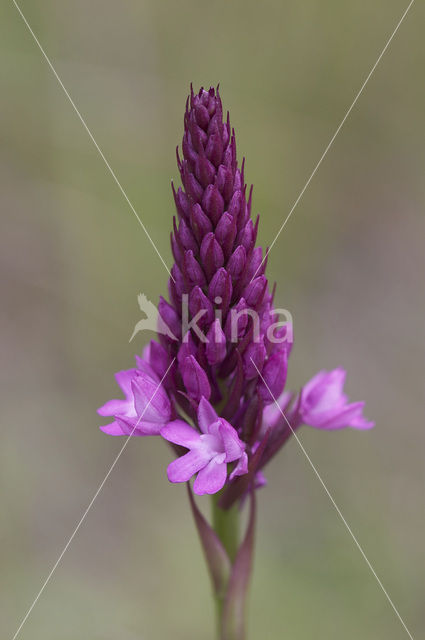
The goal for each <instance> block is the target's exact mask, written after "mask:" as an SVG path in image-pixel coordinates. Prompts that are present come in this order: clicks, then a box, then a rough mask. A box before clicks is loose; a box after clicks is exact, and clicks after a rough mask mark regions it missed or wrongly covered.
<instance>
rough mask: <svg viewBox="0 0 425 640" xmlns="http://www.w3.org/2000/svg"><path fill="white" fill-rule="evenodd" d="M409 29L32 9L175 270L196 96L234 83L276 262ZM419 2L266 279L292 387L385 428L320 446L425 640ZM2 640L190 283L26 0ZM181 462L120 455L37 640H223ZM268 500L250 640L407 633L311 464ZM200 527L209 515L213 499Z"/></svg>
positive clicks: (324, 16)
mask: <svg viewBox="0 0 425 640" xmlns="http://www.w3.org/2000/svg"><path fill="white" fill-rule="evenodd" d="M406 6H407V0H406V1H401V0H368V1H367V2H366V1H363V0H361V1H360V2H341V1H339V2H337V1H330V0H321V1H318V0H303V2H294V1H293V2H289V1H282V0H281V1H276V0H275V1H271V0H264V1H263V2H261V3H259V2H254V1H251V0H245V1H244V2H241V1H239V0H234V1H233V2H224V1H222V0H219V1H215V2H208V3H207V2H202V1H200V0H198V1H194V0H192V1H189V0H181V1H180V2H172V1H171V0H157V1H155V0H149V1H140V2H137V1H135V0H128V1H127V2H121V3H117V2H115V3H114V2H105V1H104V2H100V1H99V0H93V1H91V2H83V1H82V0H75V1H74V2H53V1H52V0H45V1H44V2H37V3H34V2H30V1H29V0H22V2H21V7H22V10H23V12H24V14H25V15H26V17H27V19H28V20H29V22H30V24H31V26H32V28H33V29H34V31H35V33H36V34H37V36H38V37H39V39H40V41H41V43H42V45H43V46H44V47H45V49H46V52H47V54H48V55H49V56H50V57H51V59H52V61H53V64H54V65H55V67H56V69H57V71H58V73H59V75H60V76H61V78H62V80H63V82H64V84H65V86H66V87H67V89H68V91H69V92H70V94H71V96H72V97H73V99H74V100H75V102H76V104H77V106H78V108H79V109H80V110H81V113H82V114H83V116H84V118H85V119H86V121H87V124H88V126H89V127H90V128H91V130H92V132H93V134H94V136H95V138H96V140H97V142H98V143H99V145H100V146H101V148H102V150H103V151H104V153H105V155H106V157H107V158H108V159H109V161H110V163H111V165H112V167H113V169H114V171H116V173H117V175H118V177H119V179H120V180H121V182H122V185H123V187H124V189H125V190H126V192H127V194H128V196H129V198H130V200H131V201H132V202H133V204H134V206H135V208H136V209H137V211H138V212H139V214H140V216H141V218H142V220H143V222H144V223H145V225H146V227H147V228H148V230H149V232H150V233H151V235H152V238H153V239H154V241H155V243H156V244H157V246H158V248H159V250H160V252H161V253H162V255H163V256H164V257H165V259H166V261H167V262H168V264H170V263H171V252H170V249H169V231H170V228H171V220H172V215H173V201H172V196H171V190H170V180H171V179H175V180H177V178H178V176H177V169H176V165H175V153H174V149H175V146H176V145H177V144H180V140H181V135H182V119H183V111H184V104H185V100H186V95H187V92H188V88H189V83H190V82H191V81H192V82H193V83H194V86H195V88H197V87H199V86H200V85H201V84H203V85H205V86H209V85H210V84H214V85H215V84H217V83H218V82H220V86H221V94H222V98H223V102H224V106H225V108H228V109H229V110H230V112H231V119H232V124H233V126H235V128H236V132H237V141H238V149H239V157H240V158H242V156H243V155H244V156H246V158H247V164H246V176H247V180H248V182H253V183H254V186H255V189H254V211H255V212H257V211H258V212H261V214H262V219H261V229H260V240H261V242H262V243H263V244H269V243H270V242H271V240H272V239H273V237H274V235H275V233H276V232H277V230H278V228H279V226H280V224H281V222H282V221H283V219H284V218H285V217H286V215H287V213H288V211H289V210H290V208H291V206H292V204H293V202H294V201H295V199H296V198H297V196H298V194H299V192H300V190H301V189H302V187H303V186H304V184H305V182H306V180H307V178H308V177H309V175H310V173H311V171H312V170H313V168H314V166H315V164H316V162H317V161H318V159H319V158H320V156H321V154H322V152H323V150H324V149H325V147H326V145H327V144H328V142H329V140H330V138H331V136H332V135H333V133H334V131H335V129H336V127H337V126H338V124H339V123H340V121H341V119H342V118H343V116H344V114H345V112H346V110H347V109H348V107H349V105H350V104H351V102H352V100H353V99H354V96H355V94H356V93H357V91H358V89H359V88H360V86H361V83H362V82H363V80H364V79H365V77H366V75H367V73H368V72H369V70H370V68H371V66H372V65H373V63H374V62H375V60H376V59H377V57H378V55H379V53H380V51H381V50H382V48H383V46H384V44H385V42H386V41H387V39H388V37H389V35H390V34H391V32H392V31H393V29H394V27H395V25H396V23H397V21H398V20H399V18H400V17H401V14H402V13H403V11H404V9H405V8H406ZM424 18H425V10H424V5H423V3H420V2H416V3H415V4H414V5H413V7H412V9H411V12H410V14H409V15H408V17H407V18H406V20H405V22H404V24H403V25H402V26H401V28H400V31H399V33H398V34H397V36H396V37H395V39H394V41H393V42H392V44H391V46H390V48H389V50H388V51H387V53H386V55H385V56H384V58H383V59H382V61H381V63H380V65H379V66H378V68H377V70H376V73H375V74H374V76H373V77H372V79H371V80H370V83H369V84H368V86H367V87H366V89H365V91H364V93H363V95H362V96H361V98H360V100H359V102H358V104H357V106H356V107H355V108H354V110H353V112H352V113H351V115H350V116H349V118H348V120H347V122H346V124H345V126H344V128H343V129H342V131H341V133H340V135H339V136H338V138H337V139H336V141H335V143H334V145H333V146H332V148H331V150H330V151H329V155H328V156H327V157H326V159H325V161H324V162H323V164H322V166H321V167H320V169H319V171H318V173H317V175H316V176H315V178H314V179H313V181H312V182H311V184H310V186H309V188H308V189H307V191H306V193H305V195H304V197H303V198H302V200H301V202H300V204H299V205H298V207H297V209H296V210H295V212H294V214H293V217H292V218H291V220H290V221H289V222H288V224H287V226H286V228H285V230H284V231H283V233H282V235H281V237H280V239H279V241H278V242H277V243H276V245H275V247H274V249H273V251H272V253H271V255H270V260H269V269H268V272H269V276H270V279H271V280H272V281H274V280H276V281H277V282H278V288H277V297H276V300H277V303H278V305H279V306H283V307H286V308H288V309H289V310H291V312H292V313H293V316H294V322H295V348H294V351H293V354H292V358H291V369H290V378H289V386H290V387H293V388H298V387H299V386H300V385H301V384H302V383H303V382H304V381H306V380H307V379H308V378H310V377H311V376H312V375H313V374H314V373H315V372H316V371H317V370H319V369H321V368H331V367H335V366H338V365H342V366H344V367H346V368H347V369H348V372H349V376H348V391H349V393H350V396H351V397H352V398H353V399H365V400H366V402H367V411H366V414H367V416H368V417H370V418H373V419H375V420H376V422H377V425H376V428H375V429H374V430H373V431H372V432H367V433H358V432H354V431H346V432H337V433H328V434H326V433H320V432H317V431H314V430H307V429H305V430H304V431H302V432H300V435H301V438H302V441H303V443H304V446H305V447H306V448H307V450H308V452H309V453H310V455H311V458H312V460H313V461H314V463H315V464H316V466H317V468H318V469H319V471H320V473H321V474H322V476H323V478H324V480H325V482H326V483H327V486H328V487H329V490H330V491H331V493H332V494H333V496H334V497H335V500H336V501H337V503H338V504H339V506H340V507H341V509H342V512H343V513H344V515H345V517H346V519H347V520H348V522H349V523H350V525H351V527H352V529H353V531H354V533H355V534H356V535H357V536H358V538H359V540H360V542H361V544H362V545H363V546H364V549H365V551H366V553H367V555H368V557H369V558H370V560H371V562H372V564H373V566H374V568H375V570H376V572H377V573H378V575H379V576H380V578H381V579H382V582H383V583H384V585H385V587H386V588H387V590H388V592H389V593H390V595H391V597H392V598H393V600H394V602H395V604H396V606H397V607H398V608H399V610H400V613H401V615H402V617H403V618H404V619H405V621H406V623H407V625H408V627H409V628H410V630H411V632H412V634H413V636H414V637H415V638H419V637H421V633H423V628H424V622H425V608H424V593H425V576H424V560H425V551H424V545H423V540H424V533H425V522H424V520H425V519H424V515H425V509H424V499H423V495H424V494H423V489H424V479H425V468H424V452H425V448H424V445H425V430H424V402H423V399H424V393H423V392H424V374H425V357H424V356H425V349H424V344H425V340H424V337H425V336H424V311H425V309H424V269H425V258H424V232H425V222H424V216H423V210H424V206H423V202H424V196H425V188H424V180H423V175H424V165H425V127H424V113H425V88H424V82H423V70H424V67H425V49H424V46H423V26H424ZM0 74H1V75H0V78H1V87H2V91H1V99H0V103H1V107H0V136H1V150H0V163H1V177H0V180H1V193H0V199H1V218H2V225H1V229H2V230H1V238H0V242H1V247H0V260H1V266H2V269H1V270H2V283H1V340H2V367H1V378H2V385H1V414H2V433H1V443H0V474H1V489H0V490H1V528H0V536H1V546H0V559H1V583H2V584H1V593H0V610H1V611H2V613H1V616H0V635H1V637H2V638H12V636H13V634H14V633H15V631H16V629H17V627H18V624H19V622H20V620H21V619H22V617H23V616H24V614H25V613H26V611H27V609H28V607H29V605H30V604H31V602H32V600H33V598H34V597H35V595H36V593H37V591H38V590H39V588H40V587H41V585H42V582H43V580H44V578H45V577H46V575H47V574H48V572H49V570H50V569H51V567H52V565H53V563H54V562H55V560H56V559H57V557H58V555H59V553H60V552H61V551H62V549H63V546H64V544H65V542H66V540H67V539H68V537H69V536H70V534H71V533H72V531H73V529H74V527H75V526H76V524H77V522H78V520H79V518H80V517H81V515H82V513H83V511H84V510H85V508H86V507H87V505H88V503H89V501H90V499H91V497H92V496H93V494H94V493H95V491H96V489H97V487H98V486H99V484H100V482H101V481H102V479H103V478H104V475H105V473H106V471H107V470H108V468H109V466H110V464H111V463H112V461H113V459H114V457H115V456H116V454H117V452H118V450H119V448H120V446H121V444H122V441H121V440H119V439H115V438H110V437H106V436H105V435H103V434H102V433H101V432H100V431H99V430H98V425H99V423H100V422H99V418H98V417H97V415H96V413H95V410H96V408H97V407H98V406H99V405H100V404H103V402H104V401H106V400H107V399H108V398H110V397H113V396H114V395H115V394H116V387H115V383H114V379H113V373H114V372H115V371H116V370H118V369H122V368H128V367H130V366H132V358H133V354H134V351H135V350H137V351H138V352H140V351H141V349H142V347H143V342H142V341H143V340H145V341H147V340H148V339H150V337H152V336H148V335H142V334H139V336H138V337H137V339H136V344H135V343H132V344H129V343H128V340H129V336H130V334H131V331H132V329H133V327H134V324H135V323H136V321H137V320H138V319H139V318H140V311H139V309H138V306H137V300H136V295H137V293H138V292H140V291H142V292H144V293H145V294H146V295H147V296H148V297H149V298H150V299H151V300H153V301H155V300H156V299H157V298H158V296H159V294H161V293H164V291H166V282H167V274H166V272H165V269H164V268H163V266H162V265H161V263H160V261H159V259H158V257H157V255H156V254H155V253H154V251H153V249H152V247H151V246H150V244H149V242H148V240H147V238H146V236H145V235H144V233H143V231H142V230H141V228H140V227H139V225H138V223H137V221H136V220H135V218H134V216H133V214H132V212H131V211H130V209H129V207H128V205H127V203H126V202H125V200H124V198H123V197H122V194H121V193H120V192H119V190H118V189H117V186H116V185H115V184H114V182H113V180H112V178H111V176H110V174H109V173H108V172H107V170H106V168H105V166H104V164H103V162H102V160H101V158H100V157H99V154H98V153H97V151H96V149H95V148H94V146H93V144H92V142H91V141H90V139H89V137H88V135H87V133H86V131H84V129H83V127H82V125H81V123H80V122H79V120H78V118H77V117H76V115H75V113H74V112H73V110H72V107H71V105H70V103H69V102H68V101H67V99H66V97H65V95H64V94H63V92H62V90H61V89H60V87H59V85H58V82H57V81H56V79H55V78H54V76H53V74H52V73H51V71H50V69H49V68H48V66H47V64H46V61H45V60H44V59H43V58H42V56H41V53H40V51H39V50H38V49H37V47H36V45H35V43H34V41H33V40H32V38H31V36H30V34H29V32H28V30H27V29H26V27H25V25H24V23H23V21H22V19H21V17H20V16H19V14H18V12H17V10H16V9H15V7H14V6H13V3H12V2H11V1H9V0H5V2H3V3H2V5H1V8H0ZM169 459H170V456H169V451H168V449H167V447H165V446H164V445H163V443H161V442H160V441H159V439H136V440H134V442H132V443H130V445H129V446H128V447H127V449H126V450H125V452H124V454H123V455H122V457H121V458H120V460H119V462H118V464H117V467H116V468H115V469H114V471H113V473H112V474H111V476H110V478H109V480H108V481H107V484H106V485H105V487H104V489H103V491H102V492H101V494H100V495H99V497H98V499H97V500H96V502H95V504H94V506H93V509H92V510H91V511H90V513H89V515H88V517H87V519H86V520H85V522H84V523H83V525H82V527H81V529H80V531H79V532H78V534H77V536H76V537H75V539H74V541H73V543H72V545H71V546H70V548H69V550H68V551H67V553H66V555H65V556H64V558H63V560H62V562H61V564H60V565H59V567H58V568H57V570H56V572H55V574H54V576H53V578H52V580H51V582H50V584H49V585H48V587H47V588H46V590H45V592H44V593H43V595H42V597H41V598H40V600H39V602H38V604H37V606H36V607H35V608H34V611H33V613H32V614H31V616H30V617H29V619H28V621H27V623H26V625H25V626H24V628H23V629H22V632H21V634H20V638H22V640H24V639H26V638H28V639H32V640H41V639H42V640H57V639H58V638H59V639H60V640H75V639H76V638H78V639H80V638H84V639H85V638H87V639H90V640H116V639H117V638H119V640H136V639H138V640H144V639H146V640H163V639H164V638H173V639H175V640H195V639H196V640H198V639H199V638H202V640H211V639H212V638H213V628H214V627H213V609H212V604H211V602H210V597H209V596H210V587H209V582H208V578H207V575H206V570H205V568H204V565H203V559H202V556H201V551H200V547H199V543H198V540H197V537H196V533H195V531H194V527H193V525H192V521H191V517H190V514H189V510H188V505H187V500H186V493H185V490H184V488H183V487H181V486H170V485H169V484H168V482H167V479H166V475H165V468H166V465H167V464H168V461H169ZM267 476H268V480H269V487H268V488H267V489H265V490H263V491H262V492H261V494H260V495H259V503H260V505H259V527H258V544H257V553H256V562H255V574H254V580H253V583H252V589H251V597H250V602H251V607H250V622H249V628H250V635H249V637H250V638H251V639H252V640H254V639H263V638H264V639H266V640H269V639H270V640H280V639H285V638H291V639H295V638H297V639H306V638H313V637H314V638H326V639H338V640H339V639H340V638H344V639H346V640H351V639H353V640H354V639H356V640H357V639H358V638H362V639H363V640H372V639H373V640H376V638H385V639H386V640H393V639H394V640H396V639H397V640H398V639H400V638H404V637H407V635H406V633H405V631H404V630H403V628H402V626H401V624H400V622H399V620H398V619H397V618H396V616H395V614H394V612H393V611H392V609H391V608H390V606H389V604H388V602H387V600H386V599H385V596H384V594H383V593H382V591H381V589H380V588H379V586H378V584H377V582H376V580H375V579H374V577H373V576H372V574H371V572H370V571H369V569H368V567H367V566H366V564H365V562H364V560H363V559H362V557H361V555H360V553H359V551H358V549H356V547H355V545H354V543H353V541H352V539H351V538H350V537H349V535H348V534H347V531H346V530H345V528H344V526H343V524H342V523H341V521H340V519H339V518H338V515H337V514H336V512H335V510H334V508H333V507H332V505H331V503H330V501H329V499H328V498H327V496H326V495H325V493H324V491H323V488H322V487H321V486H320V484H319V482H318V480H317V478H316V477H315V476H314V474H313V473H312V471H311V469H310V467H309V465H308V463H307V461H306V460H305V458H304V456H303V454H302V452H301V451H300V449H299V447H298V445H297V443H296V442H295V441H292V442H290V443H289V444H288V446H287V447H286V449H285V450H284V451H283V452H282V453H281V455H280V456H279V457H278V458H277V459H275V460H274V462H273V464H272V465H271V466H270V468H269V469H268V471H267ZM203 504H205V505H206V506H208V505H207V503H206V501H205V500H204V502H203Z"/></svg>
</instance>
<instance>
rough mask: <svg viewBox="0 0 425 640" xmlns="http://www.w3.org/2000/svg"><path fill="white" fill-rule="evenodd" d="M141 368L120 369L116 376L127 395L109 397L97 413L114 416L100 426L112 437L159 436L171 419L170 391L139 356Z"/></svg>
mask: <svg viewBox="0 0 425 640" xmlns="http://www.w3.org/2000/svg"><path fill="white" fill-rule="evenodd" d="M137 361H138V364H139V368H137V369H127V370H125V371H119V372H118V373H116V374H115V379H116V381H117V382H118V384H119V386H120V387H121V390H122V392H123V393H124V396H125V398H124V399H123V400H109V402H107V403H106V404H104V405H103V406H102V407H100V408H99V409H98V410H97V412H98V414H99V415H101V416H112V417H113V418H114V421H113V422H111V423H110V424H107V425H104V426H103V427H100V428H101V430H102V431H103V432H104V433H108V434H109V435H111V436H123V435H127V436H128V435H130V434H132V435H134V436H150V435H158V434H159V432H160V429H161V427H163V426H164V425H165V424H166V423H167V422H168V421H169V420H170V419H171V404H170V400H169V398H168V395H167V392H166V391H165V389H164V388H163V386H162V385H161V384H160V379H159V378H158V376H157V375H156V374H155V372H154V371H153V370H152V368H151V367H150V366H149V365H148V364H147V363H145V362H144V361H143V360H141V359H138V360H137Z"/></svg>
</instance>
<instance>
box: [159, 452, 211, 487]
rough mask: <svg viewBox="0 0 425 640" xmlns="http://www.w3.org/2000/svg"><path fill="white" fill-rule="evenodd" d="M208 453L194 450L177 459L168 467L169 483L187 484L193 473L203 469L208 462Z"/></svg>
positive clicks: (209, 457)
mask: <svg viewBox="0 0 425 640" xmlns="http://www.w3.org/2000/svg"><path fill="white" fill-rule="evenodd" d="M210 459H211V456H210V455H208V452H205V451H203V450H202V449H201V450H197V449H194V450H193V451H189V453H186V455H184V456H181V457H180V458H177V460H174V461H173V462H172V463H171V464H169V465H168V469H167V476H168V479H169V481H170V482H187V481H188V480H190V478H191V477H192V476H193V474H194V473H196V472H197V471H199V470H200V469H202V468H203V467H205V465H207V464H208V462H209V461H210Z"/></svg>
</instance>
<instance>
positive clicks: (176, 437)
mask: <svg viewBox="0 0 425 640" xmlns="http://www.w3.org/2000/svg"><path fill="white" fill-rule="evenodd" d="M198 424H199V428H200V430H201V433H199V432H198V431H197V430H196V429H194V428H193V427H191V426H190V425H188V424H187V422H184V421H183V420H174V421H173V422H170V423H169V424H167V425H166V426H165V427H163V428H162V429H161V435H162V437H163V438H165V439H166V440H168V441H169V442H173V443H174V444H177V445H180V446H182V447H185V448H186V449H189V452H188V453H186V454H185V455H183V456H181V457H180V458H177V460H174V462H172V463H171V464H170V465H169V466H168V470H167V474H168V479H169V480H170V482H187V481H188V480H190V478H191V477H192V476H193V475H194V474H195V473H197V474H198V475H197V477H196V480H195V483H194V485H193V490H194V491H195V493H197V494H198V495H203V494H205V493H217V491H220V489H222V488H223V486H224V483H225V482H226V478H227V465H228V463H230V462H236V461H238V462H237V465H236V466H235V468H234V469H233V471H232V473H231V474H230V477H231V478H233V477H235V476H236V475H241V474H242V473H246V472H247V470H248V469H247V455H246V453H245V444H244V443H243V442H242V441H241V440H240V438H239V437H238V434H237V432H236V430H235V429H234V428H233V427H232V425H231V424H229V422H227V420H224V419H223V418H219V417H218V415H217V413H216V412H215V411H214V409H213V407H212V406H211V404H210V403H209V402H208V400H206V399H205V398H204V397H202V398H201V400H200V402H199V406H198Z"/></svg>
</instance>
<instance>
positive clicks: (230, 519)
mask: <svg viewBox="0 0 425 640" xmlns="http://www.w3.org/2000/svg"><path fill="white" fill-rule="evenodd" d="M219 498H220V493H218V494H214V495H213V496H211V499H212V527H213V529H214V531H215V532H216V534H217V535H218V537H219V538H220V540H221V543H222V545H223V547H224V548H225V550H226V552H227V554H228V556H229V559H230V562H231V563H232V564H233V562H234V560H235V557H236V554H237V551H238V548H239V508H238V505H237V504H236V505H235V506H233V507H231V508H230V509H226V510H224V509H221V507H219V505H218V501H219ZM225 595H226V594H225V593H217V594H216V598H215V601H216V616H217V634H218V635H217V638H218V640H222V638H223V636H222V616H223V604H224V598H225Z"/></svg>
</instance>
